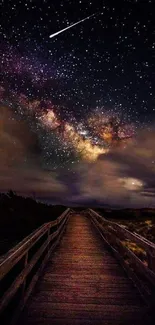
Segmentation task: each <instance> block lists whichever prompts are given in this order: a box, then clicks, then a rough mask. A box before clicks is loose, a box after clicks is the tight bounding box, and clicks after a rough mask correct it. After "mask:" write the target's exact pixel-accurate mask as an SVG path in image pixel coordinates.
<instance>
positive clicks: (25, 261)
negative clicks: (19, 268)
mask: <svg viewBox="0 0 155 325" xmlns="http://www.w3.org/2000/svg"><path fill="white" fill-rule="evenodd" d="M27 262H28V251H27V252H26V254H25V256H24V269H25V267H26V266H27ZM25 286H26V279H25V280H24V282H23V285H22V298H24V294H25Z"/></svg>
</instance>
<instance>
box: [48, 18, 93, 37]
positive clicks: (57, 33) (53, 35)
mask: <svg viewBox="0 0 155 325" xmlns="http://www.w3.org/2000/svg"><path fill="white" fill-rule="evenodd" d="M95 15H96V14H93V15H91V16H89V17H87V18H84V19H82V20H80V21H78V22H77V23H75V24H73V25H70V26H68V27H66V28H64V29H62V30H60V31H59V32H56V33H54V34H52V35H50V38H53V37H55V36H57V35H59V34H60V33H63V32H64V31H65V30H67V29H69V28H71V27H73V26H75V25H78V24H80V23H82V22H83V21H85V20H86V19H89V18H91V17H93V16H95Z"/></svg>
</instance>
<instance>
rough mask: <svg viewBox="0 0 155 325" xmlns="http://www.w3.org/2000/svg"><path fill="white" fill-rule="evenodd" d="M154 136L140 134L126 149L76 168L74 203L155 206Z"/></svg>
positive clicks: (153, 134)
mask: <svg viewBox="0 0 155 325" xmlns="http://www.w3.org/2000/svg"><path fill="white" fill-rule="evenodd" d="M154 143H155V132H149V133H148V131H147V132H145V131H144V132H142V133H141V134H139V136H138V137H137V139H136V140H135V141H134V142H132V143H130V144H129V145H128V146H127V147H126V149H124V150H122V149H121V148H116V149H115V150H113V151H111V152H109V153H107V154H106V155H105V154H104V155H101V156H100V157H99V159H98V161H97V162H96V163H94V164H87V165H86V164H85V165H84V164H83V165H81V166H80V167H79V168H78V173H77V174H78V176H77V179H76V186H77V188H78V194H77V193H76V195H73V196H72V200H73V201H74V202H80V201H82V202H84V201H86V202H91V200H92V202H93V200H95V202H98V203H99V204H104V203H105V204H110V205H113V206H116V205H119V206H137V207H140V206H142V207H143V206H146V205H147V206H148V205H151V206H155V146H154Z"/></svg>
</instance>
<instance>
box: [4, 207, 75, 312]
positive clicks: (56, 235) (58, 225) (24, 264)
mask: <svg viewBox="0 0 155 325" xmlns="http://www.w3.org/2000/svg"><path fill="white" fill-rule="evenodd" d="M69 212H70V209H69V208H68V209H66V210H65V211H64V212H63V213H62V214H61V215H60V216H59V217H58V218H57V219H56V220H54V221H51V222H48V223H45V224H43V225H42V226H41V227H39V228H38V229H37V230H35V231H34V232H33V233H31V234H30V235H29V236H27V237H26V238H24V239H23V241H21V242H20V243H19V244H18V245H16V246H15V247H14V248H13V249H11V250H9V252H8V253H7V254H5V255H3V256H2V257H1V258H0V287H1V288H2V291H1V298H0V314H2V313H3V312H5V309H6V307H7V306H8V304H9V303H10V302H11V300H12V299H13V298H14V296H15V295H16V293H17V292H18V291H19V289H20V290H21V295H20V303H19V305H18V307H17V314H18V313H19V310H20V311H21V309H22V308H23V306H24V305H25V303H26V301H27V299H28V297H29V295H30V293H31V291H32V290H33V288H34V285H35V283H36V281H37V279H38V277H39V275H40V272H41V271H42V269H43V267H44V265H45V263H46V261H47V260H48V258H49V255H50V254H51V252H52V250H53V249H54V248H55V246H56V245H57V244H58V242H59V240H60V238H61V236H62V233H63V231H64V229H65V224H66V222H67V219H68V216H69ZM8 276H9V277H10V278H12V280H11V282H10V281H8ZM28 277H30V278H29V279H28ZM27 279H28V281H27ZM5 280H6V281H5ZM8 282H9V283H10V284H9V286H8V287H7V283H8Z"/></svg>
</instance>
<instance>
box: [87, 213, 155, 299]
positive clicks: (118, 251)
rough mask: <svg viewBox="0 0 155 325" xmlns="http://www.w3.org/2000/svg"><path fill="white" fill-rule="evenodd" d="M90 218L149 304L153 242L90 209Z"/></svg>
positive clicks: (153, 284)
mask: <svg viewBox="0 0 155 325" xmlns="http://www.w3.org/2000/svg"><path fill="white" fill-rule="evenodd" d="M88 211H89V215H90V217H91V220H92V222H93V223H94V225H95V226H96V227H97V229H98V230H99V232H100V234H101V236H102V237H103V239H104V241H105V242H106V243H107V244H108V246H110V248H111V249H112V250H113V252H114V254H115V256H116V257H117V258H118V259H119V260H120V262H121V264H122V266H123V267H124V269H125V270H126V271H127V273H128V275H129V277H131V279H132V280H133V281H134V283H135V285H136V286H137V288H138V289H139V291H140V292H141V294H142V295H143V298H144V299H145V301H146V302H147V303H148V304H150V303H152V300H154V298H155V244H154V243H152V242H150V241H149V240H147V239H146V238H144V237H142V236H140V235H138V234H137V233H131V232H130V231H128V230H127V229H125V227H124V226H122V225H119V224H117V223H115V222H112V221H109V220H107V219H105V218H104V217H103V216H100V215H99V214H98V213H96V212H95V211H94V210H92V209H89V210H88Z"/></svg>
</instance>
